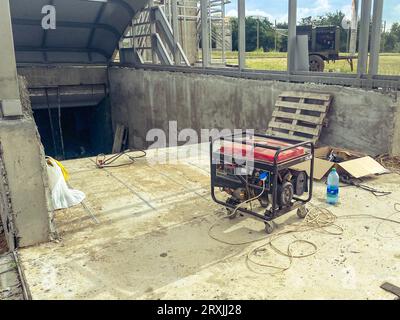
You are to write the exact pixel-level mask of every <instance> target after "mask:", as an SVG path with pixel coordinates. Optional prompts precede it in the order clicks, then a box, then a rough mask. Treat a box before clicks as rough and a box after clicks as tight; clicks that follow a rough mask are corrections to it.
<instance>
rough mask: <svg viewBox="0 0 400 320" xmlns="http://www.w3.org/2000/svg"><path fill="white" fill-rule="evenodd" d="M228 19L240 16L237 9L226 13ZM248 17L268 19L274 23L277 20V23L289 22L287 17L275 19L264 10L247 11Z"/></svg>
mask: <svg viewBox="0 0 400 320" xmlns="http://www.w3.org/2000/svg"><path fill="white" fill-rule="evenodd" d="M226 16H227V17H236V18H237V16H238V12H237V10H236V9H231V10H229V11H228V12H227V13H226ZM246 16H247V17H250V16H253V17H264V18H267V19H268V20H269V21H271V22H274V21H275V20H276V21H277V22H283V21H287V16H276V17H274V16H273V15H272V14H269V13H268V12H265V11H264V10H261V9H246Z"/></svg>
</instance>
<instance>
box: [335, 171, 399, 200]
mask: <svg viewBox="0 0 400 320" xmlns="http://www.w3.org/2000/svg"><path fill="white" fill-rule="evenodd" d="M340 181H341V182H343V183H344V184H345V185H347V186H354V187H356V188H360V189H362V190H365V191H368V192H371V193H372V194H373V195H374V196H375V197H377V198H379V197H385V196H388V195H390V194H392V192H389V191H381V190H377V189H375V188H372V187H370V186H367V185H365V184H362V180H361V179H359V182H358V181H356V180H355V179H351V178H350V177H347V176H341V177H340Z"/></svg>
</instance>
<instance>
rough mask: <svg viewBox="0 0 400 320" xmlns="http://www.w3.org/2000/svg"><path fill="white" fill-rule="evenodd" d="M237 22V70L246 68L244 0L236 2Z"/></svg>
mask: <svg viewBox="0 0 400 320" xmlns="http://www.w3.org/2000/svg"><path fill="white" fill-rule="evenodd" d="M238 20H239V69H240V70H243V69H245V68H246V4H245V0H238Z"/></svg>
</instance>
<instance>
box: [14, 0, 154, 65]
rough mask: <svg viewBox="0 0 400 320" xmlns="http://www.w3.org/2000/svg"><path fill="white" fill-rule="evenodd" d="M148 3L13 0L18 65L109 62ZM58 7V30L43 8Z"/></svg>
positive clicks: (144, 0) (143, 0)
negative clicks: (46, 23) (46, 22)
mask: <svg viewBox="0 0 400 320" xmlns="http://www.w3.org/2000/svg"><path fill="white" fill-rule="evenodd" d="M147 2H148V0H11V1H10V7H11V17H12V24H13V34H14V45H15V52H16V59H17V63H96V64H98V63H107V62H108V61H110V59H111V58H112V56H113V53H114V51H115V49H117V47H118V43H119V40H120V39H121V37H122V35H123V33H124V32H125V30H126V28H127V27H128V25H129V24H130V23H131V20H132V18H133V16H134V15H135V14H136V12H138V11H139V10H141V9H142V8H143V7H144V6H145V5H146V4H147ZM45 5H53V6H55V8H56V29H55V30H52V29H48V30H45V29H43V28H42V19H43V17H44V16H45V15H44V14H42V8H43V7H44V6H45Z"/></svg>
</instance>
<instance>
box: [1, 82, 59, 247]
mask: <svg viewBox="0 0 400 320" xmlns="http://www.w3.org/2000/svg"><path fill="white" fill-rule="evenodd" d="M19 88H20V93H19V95H20V98H21V102H22V108H23V116H22V117H19V118H13V119H5V118H0V217H1V220H2V222H3V226H4V229H5V231H6V232H5V235H6V237H7V243H8V246H9V249H11V250H13V249H14V248H16V247H19V246H21V247H24V246H30V245H34V244H37V243H41V242H45V241H48V240H49V239H50V237H51V234H52V232H53V228H52V212H51V210H50V209H49V207H50V206H49V201H50V193H49V188H48V178H47V171H46V167H45V166H46V164H45V158H44V152H43V147H42V144H41V143H40V137H39V135H38V131H37V128H36V124H35V122H34V120H33V118H32V112H31V108H30V102H29V94H28V91H27V89H26V82H25V80H24V79H22V78H19Z"/></svg>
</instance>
